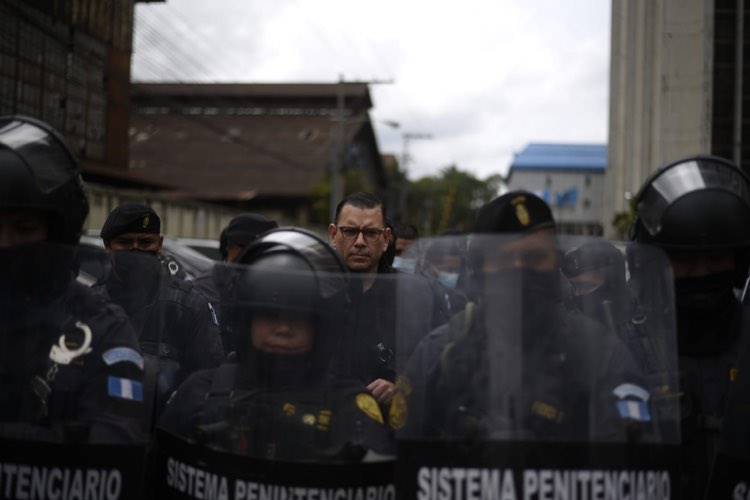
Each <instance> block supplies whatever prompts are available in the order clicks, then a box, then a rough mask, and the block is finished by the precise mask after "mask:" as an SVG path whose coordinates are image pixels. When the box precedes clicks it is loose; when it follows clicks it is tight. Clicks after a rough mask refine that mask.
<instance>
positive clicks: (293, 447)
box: [160, 364, 394, 461]
mask: <svg viewBox="0 0 750 500" xmlns="http://www.w3.org/2000/svg"><path fill="white" fill-rule="evenodd" d="M245 378H246V377H245V376H244V374H243V373H242V367H241V365H238V364H225V365H222V366H220V367H219V368H218V369H215V370H204V371H201V372H198V373H196V374H194V375H192V376H191V377H190V378H189V379H188V380H187V381H186V382H185V383H184V384H183V385H182V386H181V387H180V389H179V390H178V391H177V393H176V394H175V396H174V397H173V398H172V400H170V402H169V404H168V405H167V407H166V409H165V411H164V414H163V415H162V418H161V420H160V427H161V428H163V429H165V430H167V431H169V432H171V433H174V434H177V435H179V436H182V437H184V438H187V439H190V440H192V441H196V442H198V443H199V444H202V445H204V446H209V447H216V448H219V449H221V450H225V451H229V452H232V453H236V454H241V455H247V456H252V457H256V458H263V459H267V460H316V461H320V460H345V461H351V460H359V459H361V458H362V457H363V455H364V454H365V453H366V452H367V451H369V450H372V451H375V452H378V453H380V454H389V453H393V452H394V449H393V441H392V439H391V437H390V434H389V431H388V427H387V422H386V420H385V419H386V418H387V417H385V416H384V415H383V414H382V413H381V410H380V407H379V406H378V403H377V401H376V400H375V398H373V397H372V396H371V395H370V394H369V393H368V392H367V391H366V389H365V388H364V387H363V386H361V385H360V384H358V383H356V382H353V381H352V382H350V383H345V382H343V381H338V382H335V383H329V382H327V381H325V380H322V379H320V378H319V379H316V380H312V381H303V380H297V381H296V382H295V383H292V384H288V385H286V384H278V385H273V386H266V385H260V386H259V385H255V384H249V385H248V384H247V383H246V381H245V380H244V379H245ZM277 382H278V381H277Z"/></svg>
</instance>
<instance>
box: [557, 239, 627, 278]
mask: <svg viewBox="0 0 750 500" xmlns="http://www.w3.org/2000/svg"><path fill="white" fill-rule="evenodd" d="M610 268H612V269H615V270H617V271H619V272H621V273H622V275H623V276H625V257H624V256H623V254H622V252H621V251H620V250H618V249H617V247H615V246H614V245H613V244H612V243H610V242H608V241H604V240H595V241H590V242H586V243H584V244H583V245H581V246H580V247H578V248H575V249H573V250H570V251H569V252H568V253H566V254H565V257H564V258H563V262H562V265H561V270H562V272H563V274H564V275H565V276H566V277H568V278H570V277H575V276H580V275H581V274H583V273H585V272H589V271H595V270H597V269H610Z"/></svg>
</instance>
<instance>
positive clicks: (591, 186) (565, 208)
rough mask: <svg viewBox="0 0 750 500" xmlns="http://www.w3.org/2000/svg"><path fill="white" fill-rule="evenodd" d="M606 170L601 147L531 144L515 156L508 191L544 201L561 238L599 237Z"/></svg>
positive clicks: (605, 158) (601, 231)
mask: <svg viewBox="0 0 750 500" xmlns="http://www.w3.org/2000/svg"><path fill="white" fill-rule="evenodd" d="M606 169H607V147H606V146H604V145H588V144H541V143H532V144H529V145H527V146H526V147H525V148H524V149H523V150H522V151H521V152H520V153H517V154H516V155H514V158H513V163H511V166H510V170H509V173H508V189H510V190H516V189H524V190H527V191H531V192H533V193H535V194H537V195H539V196H540V197H541V198H542V199H544V201H546V202H547V204H548V205H549V206H550V208H551V209H552V214H553V215H554V217H555V221H556V222H557V227H558V232H559V233H560V234H576V235H594V236H599V235H601V234H602V233H603V227H602V224H601V216H602V201H603V200H602V194H603V189H604V173H605V171H606Z"/></svg>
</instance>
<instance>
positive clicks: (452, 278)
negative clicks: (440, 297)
mask: <svg viewBox="0 0 750 500" xmlns="http://www.w3.org/2000/svg"><path fill="white" fill-rule="evenodd" d="M437 280H438V282H440V284H441V285H443V286H444V287H445V288H450V289H451V290H452V289H454V288H456V284H457V283H458V273H446V272H443V271H439V272H438V275H437Z"/></svg>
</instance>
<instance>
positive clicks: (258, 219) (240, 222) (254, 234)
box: [219, 213, 279, 259]
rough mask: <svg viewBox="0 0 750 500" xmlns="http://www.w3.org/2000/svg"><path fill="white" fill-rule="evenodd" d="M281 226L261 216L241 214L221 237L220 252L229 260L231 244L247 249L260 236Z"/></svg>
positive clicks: (232, 221) (231, 222) (230, 222)
mask: <svg viewBox="0 0 750 500" xmlns="http://www.w3.org/2000/svg"><path fill="white" fill-rule="evenodd" d="M277 227H279V225H278V224H277V223H276V221H274V220H271V219H267V218H266V217H264V216H263V215H261V214H256V213H244V214H240V215H238V216H237V217H235V218H234V219H232V220H231V221H229V224H228V225H227V227H226V228H225V229H224V230H223V231H222V232H221V235H220V236H219V250H220V251H221V255H222V256H223V257H224V258H225V259H226V258H227V247H228V246H229V243H233V244H235V245H239V246H241V247H246V246H247V245H249V244H250V243H252V242H253V241H255V239H256V238H258V236H260V235H261V234H263V233H265V232H266V231H270V230H271V229H276V228H277Z"/></svg>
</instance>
